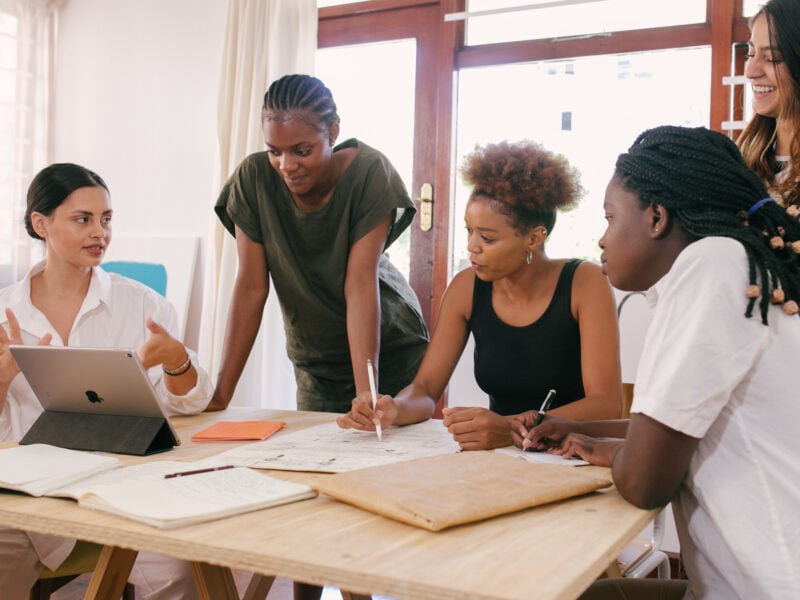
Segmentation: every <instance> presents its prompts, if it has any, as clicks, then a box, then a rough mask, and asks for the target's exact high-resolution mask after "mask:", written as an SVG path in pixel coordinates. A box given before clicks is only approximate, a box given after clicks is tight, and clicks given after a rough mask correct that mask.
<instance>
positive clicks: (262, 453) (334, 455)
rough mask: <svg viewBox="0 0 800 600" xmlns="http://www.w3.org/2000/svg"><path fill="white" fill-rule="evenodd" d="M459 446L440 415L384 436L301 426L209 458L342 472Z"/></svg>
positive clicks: (244, 464) (265, 466) (264, 466)
mask: <svg viewBox="0 0 800 600" xmlns="http://www.w3.org/2000/svg"><path fill="white" fill-rule="evenodd" d="M458 451H459V448H458V444H457V443H456V442H455V441H453V438H452V436H451V435H450V433H449V432H448V431H447V429H446V428H445V426H444V425H442V422H441V421H440V420H436V419H431V420H429V421H424V422H422V423H417V424H416V425H406V426H405V427H390V428H388V429H386V430H385V431H384V432H383V440H382V441H378V436H377V434H376V433H375V432H374V431H358V430H354V429H341V428H340V427H339V426H338V425H337V424H336V423H325V424H324V425H317V426H315V427H309V428H307V429H302V430H300V431H294V432H286V431H281V432H278V433H276V434H275V435H273V436H272V437H271V438H269V439H268V440H265V441H263V442H254V443H251V444H245V445H243V446H240V447H237V448H233V449H231V450H228V451H226V452H222V453H221V454H217V455H216V456H214V457H213V458H211V459H206V461H205V462H209V461H213V462H214V463H215V464H220V465H221V464H229V465H236V466H241V467H252V468H256V469H277V470H284V471H319V472H323V473H339V472H343V471H352V470H354V469H364V468H366V467H375V466H379V465H385V464H389V463H393V462H399V461H404V460H411V459H413V458H423V457H425V456H434V455H437V454H448V453H455V452H458Z"/></svg>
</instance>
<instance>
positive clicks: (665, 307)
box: [522, 127, 800, 600]
mask: <svg viewBox="0 0 800 600" xmlns="http://www.w3.org/2000/svg"><path fill="white" fill-rule="evenodd" d="M603 210H604V212H605V217H606V221H607V222H608V226H607V228H606V231H605V233H604V234H603V237H602V238H601V239H600V247H601V248H602V250H603V252H602V256H601V261H602V262H603V264H604V266H605V271H606V274H607V275H608V278H609V280H610V281H611V284H612V285H614V286H615V287H617V288H619V289H622V290H630V291H634V290H636V291H644V292H645V296H646V298H647V301H648V303H649V305H650V306H651V308H652V310H653V312H652V319H651V321H650V324H649V326H648V329H647V336H646V338H645V341H644V346H643V348H642V352H641V355H640V358H639V364H638V368H637V371H636V389H635V391H634V397H633V403H632V405H631V416H630V419H624V420H616V421H584V422H580V421H566V420H563V419H558V418H557V417H555V416H551V415H547V417H546V418H545V419H544V422H543V423H542V424H541V425H539V426H538V427H534V428H533V429H532V430H531V431H530V432H529V433H528V434H527V435H526V439H525V440H523V443H522V445H523V447H525V448H534V449H540V450H545V449H549V450H550V451H551V452H553V453H555V454H560V455H562V456H564V457H567V458H569V457H572V456H580V457H581V458H583V459H585V460H587V461H589V462H590V463H592V464H593V465H599V466H605V467H611V472H612V476H613V478H614V484H615V486H616V488H617V490H618V491H619V493H620V494H621V495H622V496H623V497H624V498H625V499H626V500H628V501H629V502H631V503H633V504H635V505H636V506H638V507H640V508H647V509H654V508H658V507H661V506H664V505H666V504H667V503H668V502H669V503H671V504H672V512H673V514H674V516H675V524H676V529H677V532H678V540H679V542H680V549H681V558H682V562H683V566H684V569H685V570H686V574H687V576H688V581H687V580H656V579H613V578H610V579H604V580H602V581H598V582H595V583H593V584H592V585H591V587H590V588H589V589H588V590H587V592H585V593H584V594H583V595H582V596H581V600H635V599H647V598H661V599H662V600H679V599H683V598H704V599H707V600H717V599H718V600H728V599H729V598H738V599H742V600H744V599H745V598H775V599H778V598H791V597H795V596H797V590H798V589H799V588H798V584H799V583H800V554H798V553H796V552H790V551H789V550H788V549H789V548H791V547H792V544H793V541H794V540H796V539H797V538H798V536H800V519H786V515H793V514H795V512H796V509H797V506H798V505H800V487H798V486H796V485H787V484H786V482H787V481H797V480H798V479H800V462H798V461H797V422H798V421H799V420H800V402H798V398H797V393H796V392H795V390H796V387H797V386H796V384H795V379H796V377H795V373H794V369H795V367H794V364H793V358H794V357H795V356H798V355H800V321H798V319H797V316H796V313H797V300H798V297H797V290H798V278H799V277H800V269H799V268H798V256H797V251H796V250H795V249H796V248H798V239H799V238H800V227H798V224H797V222H796V221H795V216H794V214H795V213H796V209H793V208H792V207H791V206H790V207H789V208H788V209H784V208H782V207H781V206H780V205H778V204H777V202H776V201H775V200H773V199H772V198H770V197H769V196H767V194H766V189H765V186H764V184H763V183H762V182H761V180H760V178H759V177H758V176H757V175H755V174H754V173H753V172H752V171H751V170H750V169H749V168H748V167H747V165H746V163H745V162H744V160H743V159H742V157H741V155H740V154H739V153H738V152H737V150H736V146H735V144H734V143H733V141H731V140H730V139H729V138H728V137H726V136H724V135H722V134H721V133H717V132H714V131H711V130H708V129H704V128H696V129H689V128H683V127H658V128H656V129H652V130H649V131H645V132H644V133H642V134H641V135H640V136H639V137H638V138H637V139H636V141H635V142H634V143H633V145H632V146H631V147H630V149H629V150H628V151H627V152H626V153H624V154H621V155H620V156H619V158H618V159H617V165H616V170H615V172H614V175H613V177H612V178H611V181H610V182H609V184H608V187H607V188H606V195H605V202H604V204H603ZM790 211H791V212H790ZM757 284H758V285H759V287H755V293H759V292H760V294H761V297H762V301H761V320H759V319H752V318H747V317H749V316H750V311H751V309H752V308H753V303H754V301H755V298H753V295H755V294H754V291H753V289H752V287H753V286H756V285H757ZM746 290H747V292H746ZM776 292H779V293H777V294H776ZM746 295H747V296H750V300H749V304H748V311H747V314H746V315H743V314H742V312H743V311H742V308H743V304H744V297H745V296H746ZM770 299H771V300H773V302H770ZM768 313H769V319H767V316H768ZM732 495H733V496H735V497H736V501H735V502H731V497H732ZM742 515H749V516H748V518H747V519H743V518H742ZM765 541H768V542H769V543H764V542H765Z"/></svg>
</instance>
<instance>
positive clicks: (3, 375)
mask: <svg viewBox="0 0 800 600" xmlns="http://www.w3.org/2000/svg"><path fill="white" fill-rule="evenodd" d="M6 318H7V319H8V331H6V330H5V328H4V327H2V326H0V388H8V386H9V385H11V381H12V380H13V379H14V377H16V376H17V375H18V374H19V372H20V369H19V365H18V364H17V361H16V360H14V357H13V356H12V355H11V352H9V350H8V347H9V346H10V345H12V344H14V345H21V344H22V331H21V330H20V327H19V321H17V317H16V316H15V315H14V312H13V311H12V310H11V309H10V308H7V309H6ZM51 339H53V336H52V335H50V334H49V333H46V334H44V335H43V336H42V337H41V339H39V341H38V342H37V345H39V346H47V345H49V344H50V340H51Z"/></svg>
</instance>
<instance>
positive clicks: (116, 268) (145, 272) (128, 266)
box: [100, 260, 167, 297]
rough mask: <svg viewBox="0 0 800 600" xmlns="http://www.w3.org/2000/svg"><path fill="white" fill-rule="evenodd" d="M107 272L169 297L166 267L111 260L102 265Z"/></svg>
mask: <svg viewBox="0 0 800 600" xmlns="http://www.w3.org/2000/svg"><path fill="white" fill-rule="evenodd" d="M100 266H101V267H103V269H105V270H106V271H109V272H111V273H119V274H120V275H124V276H125V277H129V278H131V279H135V280H136V281H139V282H141V283H143V284H145V285H146V286H148V287H151V288H153V289H154V290H155V291H157V292H158V293H159V294H161V295H162V296H165V297H166V295H167V269H166V268H165V267H164V265H160V264H156V263H146V262H134V261H127V260H110V261H108V262H104V263H103V264H102V265H100Z"/></svg>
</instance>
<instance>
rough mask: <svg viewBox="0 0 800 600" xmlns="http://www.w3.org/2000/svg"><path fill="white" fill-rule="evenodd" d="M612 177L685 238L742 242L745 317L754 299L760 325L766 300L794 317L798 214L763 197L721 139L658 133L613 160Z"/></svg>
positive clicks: (798, 283)
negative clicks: (657, 208)
mask: <svg viewBox="0 0 800 600" xmlns="http://www.w3.org/2000/svg"><path fill="white" fill-rule="evenodd" d="M615 173H616V175H617V176H619V177H620V178H621V181H622V183H623V185H625V187H627V188H628V189H629V190H630V191H631V192H633V193H635V194H636V195H638V196H639V199H640V201H641V203H642V205H643V206H647V205H649V204H651V203H652V204H660V205H662V206H664V207H666V208H667V209H669V211H670V212H671V213H672V214H673V215H674V217H675V218H676V219H677V220H678V222H679V223H680V224H681V226H682V227H683V228H684V230H685V231H686V232H687V233H688V234H689V235H691V236H692V237H694V238H697V239H700V238H704V237H708V236H722V237H729V238H733V239H735V240H738V241H739V242H741V244H742V245H743V246H744V248H745V251H746V252H747V258H748V262H749V279H750V285H749V286H748V287H747V289H746V290H745V296H746V297H747V298H748V302H747V310H746V311H745V316H747V317H748V318H749V317H751V316H752V315H753V309H754V307H755V304H756V301H757V300H758V301H759V308H760V312H761V321H762V323H764V324H765V325H766V324H767V312H768V310H769V305H770V303H771V302H772V303H775V304H782V305H783V310H784V311H785V312H786V313H787V314H790V315H793V314H797V313H798V301H800V223H798V220H797V216H798V215H799V214H800V211H796V210H794V209H792V210H790V211H789V212H787V210H785V209H784V208H782V207H781V206H780V205H779V204H777V203H776V202H774V201H773V200H772V199H771V198H769V196H768V194H767V190H766V188H765V186H764V183H763V182H762V181H761V179H760V178H759V177H758V175H756V174H755V173H754V172H753V171H751V170H750V169H749V168H748V167H747V165H746V164H745V162H744V159H743V158H742V156H741V154H740V153H739V150H738V149H737V147H736V144H734V142H733V141H731V140H730V139H729V138H728V137H726V136H724V135H722V134H720V133H716V132H714V131H711V130H709V129H705V128H703V127H698V128H686V127H673V126H664V127H657V128H655V129H651V130H648V131H645V132H644V133H642V134H641V135H640V136H639V137H638V138H637V139H636V141H635V142H634V143H633V145H632V146H631V147H630V149H629V150H628V152H627V153H624V154H620V155H619V157H618V158H617V163H616V171H615Z"/></svg>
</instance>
